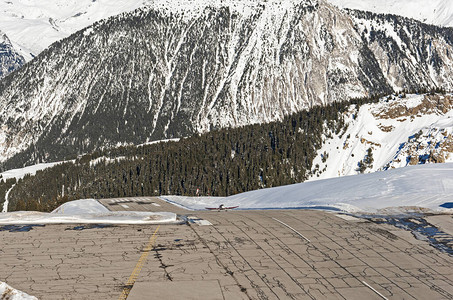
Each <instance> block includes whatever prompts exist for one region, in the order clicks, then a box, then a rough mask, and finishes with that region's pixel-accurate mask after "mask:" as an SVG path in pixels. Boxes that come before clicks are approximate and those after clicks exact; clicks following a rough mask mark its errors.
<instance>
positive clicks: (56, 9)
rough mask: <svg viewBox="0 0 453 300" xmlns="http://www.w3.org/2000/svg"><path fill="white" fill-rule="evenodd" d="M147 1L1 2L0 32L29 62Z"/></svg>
mask: <svg viewBox="0 0 453 300" xmlns="http://www.w3.org/2000/svg"><path fill="white" fill-rule="evenodd" d="M148 2H150V1H149V0H115V1H113V0H40V1H34V0H0V30H2V31H4V32H5V33H6V34H7V35H8V36H9V38H10V39H11V41H12V43H13V45H14V46H15V48H16V49H18V51H19V52H20V54H21V55H22V56H24V58H25V59H26V60H27V61H29V60H30V59H32V58H33V57H34V56H37V55H38V54H39V53H41V52H42V51H43V50H44V49H46V48H47V47H48V46H50V45H51V44H52V43H54V42H56V41H59V40H61V39H63V38H66V37H68V36H69V35H71V34H72V33H74V32H76V31H78V30H80V29H82V28H85V27H87V26H90V25H91V24H93V23H94V22H96V21H99V20H102V19H105V18H108V17H111V16H114V15H117V14H120V13H123V12H127V11H133V10H135V9H137V8H139V7H141V6H143V5H146V4H147V3H148Z"/></svg>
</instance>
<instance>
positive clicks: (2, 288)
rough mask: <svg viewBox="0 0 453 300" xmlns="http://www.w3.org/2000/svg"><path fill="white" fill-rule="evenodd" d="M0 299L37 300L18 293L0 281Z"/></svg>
mask: <svg viewBox="0 0 453 300" xmlns="http://www.w3.org/2000/svg"><path fill="white" fill-rule="evenodd" d="M0 299H2V300H3V299H5V300H38V298H36V297H34V296H30V295H28V294H26V293H24V292H21V291H18V290H16V289H14V288H12V287H11V286H9V285H8V284H6V283H4V282H1V281H0Z"/></svg>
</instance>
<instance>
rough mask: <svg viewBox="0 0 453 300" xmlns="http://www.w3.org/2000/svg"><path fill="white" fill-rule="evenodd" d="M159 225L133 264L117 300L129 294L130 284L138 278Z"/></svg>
mask: <svg viewBox="0 0 453 300" xmlns="http://www.w3.org/2000/svg"><path fill="white" fill-rule="evenodd" d="M159 228H160V225H159V226H157V229H156V231H154V233H153V235H152V236H151V238H150V239H149V242H148V244H147V245H146V247H145V249H144V250H143V253H142V255H141V256H140V258H139V259H138V262H137V264H136V265H135V268H134V271H132V274H131V276H130V277H129V279H128V280H127V282H126V287H125V288H124V289H123V292H122V293H121V296H120V297H119V298H118V299H119V300H126V299H127V296H129V293H130V292H131V290H132V286H133V285H134V283H135V281H136V280H137V278H138V275H139V274H140V271H141V270H142V268H143V265H144V264H145V262H146V259H147V258H148V255H149V252H150V251H151V250H152V249H153V244H154V242H155V241H156V239H157V231H159Z"/></svg>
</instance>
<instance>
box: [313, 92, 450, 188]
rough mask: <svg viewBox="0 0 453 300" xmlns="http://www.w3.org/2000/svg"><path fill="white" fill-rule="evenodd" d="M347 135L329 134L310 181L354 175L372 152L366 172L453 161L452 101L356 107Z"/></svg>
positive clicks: (391, 100) (410, 99)
mask: <svg viewBox="0 0 453 300" xmlns="http://www.w3.org/2000/svg"><path fill="white" fill-rule="evenodd" d="M344 118H345V123H346V124H347V128H346V130H344V131H342V132H340V133H339V134H335V133H332V132H330V131H329V130H328V129H326V132H325V135H324V144H323V146H322V148H321V149H320V150H318V155H317V157H316V158H315V159H314V161H313V166H314V169H313V175H312V176H311V178H310V180H317V179H326V178H332V177H340V176H345V175H355V174H358V173H359V167H360V164H361V163H362V162H363V160H364V159H366V156H367V155H368V151H369V149H371V153H372V158H373V161H372V163H371V164H370V165H367V166H366V168H364V169H363V170H362V171H364V172H366V173H370V172H375V171H380V170H386V169H390V168H399V167H404V166H407V165H409V164H419V163H427V162H453V141H452V131H453V100H452V98H451V96H448V95H447V96H442V95H435V96H429V95H407V98H399V97H395V96H393V97H392V96H391V97H388V98H383V99H381V100H380V101H379V103H375V104H366V105H362V106H361V107H360V109H359V111H357V109H356V107H355V106H351V108H350V110H349V112H348V113H346V114H345V115H344Z"/></svg>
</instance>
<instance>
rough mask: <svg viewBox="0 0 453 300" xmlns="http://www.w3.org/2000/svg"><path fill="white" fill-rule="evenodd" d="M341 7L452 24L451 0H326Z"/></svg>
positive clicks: (430, 22)
mask: <svg viewBox="0 0 453 300" xmlns="http://www.w3.org/2000/svg"><path fill="white" fill-rule="evenodd" d="M327 1H329V2H330V3H332V4H334V5H337V6H338V7H341V8H350V9H358V10H364V11H371V12H374V13H379V14H395V15H401V16H404V17H407V18H412V19H416V20H419V21H421V22H424V23H428V24H434V25H438V26H449V27H452V26H453V1H451V0H429V1H426V0H327Z"/></svg>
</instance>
